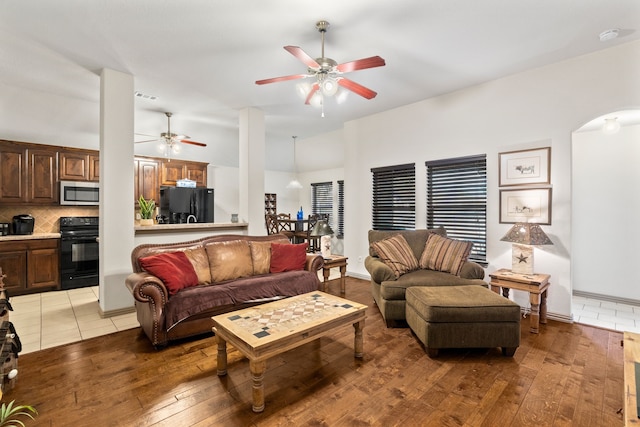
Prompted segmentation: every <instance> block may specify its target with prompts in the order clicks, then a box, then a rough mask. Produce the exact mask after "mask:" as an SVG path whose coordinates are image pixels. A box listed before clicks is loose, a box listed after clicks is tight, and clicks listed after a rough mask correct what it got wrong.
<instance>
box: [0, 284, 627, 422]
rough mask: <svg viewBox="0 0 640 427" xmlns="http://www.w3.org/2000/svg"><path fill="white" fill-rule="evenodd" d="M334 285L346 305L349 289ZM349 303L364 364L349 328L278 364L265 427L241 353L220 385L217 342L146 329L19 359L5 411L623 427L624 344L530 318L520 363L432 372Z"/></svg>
mask: <svg viewBox="0 0 640 427" xmlns="http://www.w3.org/2000/svg"><path fill="white" fill-rule="evenodd" d="M329 285H330V286H329V292H331V293H334V294H339V281H338V280H335V281H331V282H330V283H329ZM346 297H347V298H349V299H353V300H354V301H357V302H360V303H362V304H366V305H368V306H369V307H368V309H367V319H366V325H365V328H364V332H363V334H364V351H365V354H364V357H363V359H362V360H359V359H355V358H354V357H353V328H352V327H350V326H345V327H341V328H337V329H336V330H335V331H332V333H331V334H329V335H327V336H325V337H323V338H321V339H319V340H316V341H314V342H311V343H308V344H305V345H303V346H300V347H298V348H296V349H293V350H291V351H289V352H286V353H284V354H281V355H278V356H276V357H274V358H272V359H270V360H268V361H267V371H266V373H265V380H264V384H265V402H266V407H265V410H264V412H263V413H260V414H256V413H253V412H252V410H251V375H250V373H249V364H248V361H247V360H246V359H245V358H244V357H243V356H242V355H241V354H240V353H239V352H238V351H237V350H235V349H234V348H233V347H231V346H229V348H228V353H229V355H228V360H229V364H228V374H227V375H226V376H224V377H218V376H217V373H216V354H217V346H216V343H215V338H214V337H213V336H211V335H205V336H203V337H199V338H194V339H189V340H184V341H181V342H177V343H173V344H171V345H170V346H168V347H167V348H165V349H163V350H155V349H154V348H153V347H152V346H151V344H150V343H149V341H148V339H147V338H146V337H145V336H144V334H142V333H141V332H140V331H139V330H129V331H124V332H119V333H116V334H112V335H107V336H104V337H97V338H94V339H90V340H86V341H83V342H80V343H73V344H69V345H65V346H61V347H56V348H53V349H46V350H41V351H38V352H34V353H29V354H25V355H22V356H20V359H19V361H20V375H19V376H18V378H17V381H16V386H15V388H14V389H13V390H10V391H7V393H6V396H5V399H9V400H12V399H16V401H17V402H18V403H21V404H32V405H34V406H35V407H36V408H37V409H38V411H39V412H40V415H39V416H38V418H37V420H36V421H37V422H35V423H32V425H37V426H56V427H58V426H84V425H89V426H96V427H98V426H100V427H102V426H172V427H173V426H201V427H205V426H218V425H220V426H231V427H235V426H242V427H246V426H259V427H271V426H290V425H296V426H332V427H333V426H385V427H386V426H430V425H433V426H468V427H471V426H473V427H475V426H505V427H506V426H529V425H531V426H533V425H535V426H552V425H553V426H607V427H608V426H622V425H623V419H622V415H621V414H619V413H617V411H618V410H619V409H620V408H621V407H622V406H623V390H622V389H623V384H622V382H623V379H622V375H623V372H622V348H621V347H620V341H621V340H622V334H621V333H620V332H614V331H608V330H603V329H598V328H593V327H589V326H584V325H578V324H567V323H560V322H554V321H552V320H550V321H549V322H548V323H547V324H546V325H542V326H541V331H540V334H531V333H530V332H529V319H528V318H527V319H523V321H522V324H521V338H522V339H521V345H520V347H519V348H518V350H517V351H516V353H515V355H514V357H504V356H502V354H501V352H500V350H499V349H471V350H468V349H467V350H462V349H447V350H443V351H441V354H440V355H439V357H437V358H433V359H432V358H430V357H428V356H427V355H426V353H425V350H424V348H423V346H422V345H421V343H420V342H419V341H418V339H417V338H416V337H415V335H413V333H412V332H411V330H410V329H408V328H387V327H386V326H385V324H384V322H383V320H382V316H381V315H380V312H379V311H378V308H377V307H376V306H375V304H374V303H373V299H372V298H371V294H370V285H369V283H368V282H367V281H363V280H358V279H354V278H348V279H347V295H346ZM88 420H90V421H88ZM27 425H29V424H27Z"/></svg>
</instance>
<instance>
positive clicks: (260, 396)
mask: <svg viewBox="0 0 640 427" xmlns="http://www.w3.org/2000/svg"><path fill="white" fill-rule="evenodd" d="M266 368H267V362H266V361H264V360H262V361H259V362H255V361H253V360H250V361H249V369H250V370H251V379H252V380H253V408H252V409H253V412H262V411H264V384H263V382H262V381H263V379H264V371H265V369H266Z"/></svg>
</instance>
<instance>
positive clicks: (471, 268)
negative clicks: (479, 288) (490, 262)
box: [460, 261, 484, 280]
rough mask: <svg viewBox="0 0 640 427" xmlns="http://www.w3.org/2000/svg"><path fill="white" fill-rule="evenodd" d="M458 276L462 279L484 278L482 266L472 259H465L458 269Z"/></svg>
mask: <svg viewBox="0 0 640 427" xmlns="http://www.w3.org/2000/svg"><path fill="white" fill-rule="evenodd" d="M460 277H462V278H464V279H482V280H484V268H482V266H481V265H480V264H478V263H475V262H473V261H465V263H464V264H462V269H461V270H460Z"/></svg>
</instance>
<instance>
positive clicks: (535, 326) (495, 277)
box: [489, 268, 551, 334]
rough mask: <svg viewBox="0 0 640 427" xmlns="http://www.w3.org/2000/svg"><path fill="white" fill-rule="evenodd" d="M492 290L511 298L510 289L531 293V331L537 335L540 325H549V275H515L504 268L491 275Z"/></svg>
mask: <svg viewBox="0 0 640 427" xmlns="http://www.w3.org/2000/svg"><path fill="white" fill-rule="evenodd" d="M489 277H491V282H490V285H491V290H492V291H493V292H495V293H500V288H502V295H503V296H504V297H505V298H509V289H517V290H520V291H527V292H529V302H530V303H531V318H530V320H529V322H530V327H529V331H531V332H533V333H534V334H537V333H538V332H539V326H540V323H542V324H545V323H547V289H548V288H549V285H551V283H550V282H549V278H550V277H551V276H550V275H548V274H519V273H513V272H512V271H511V270H509V269H507V268H502V269H500V270H497V271H495V272H493V273H491V274H489Z"/></svg>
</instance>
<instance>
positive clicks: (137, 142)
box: [134, 138, 160, 144]
mask: <svg viewBox="0 0 640 427" xmlns="http://www.w3.org/2000/svg"><path fill="white" fill-rule="evenodd" d="M154 141H160V139H158V138H154V139H145V140H144V141H134V143H135V144H139V143H141V142H154Z"/></svg>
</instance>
